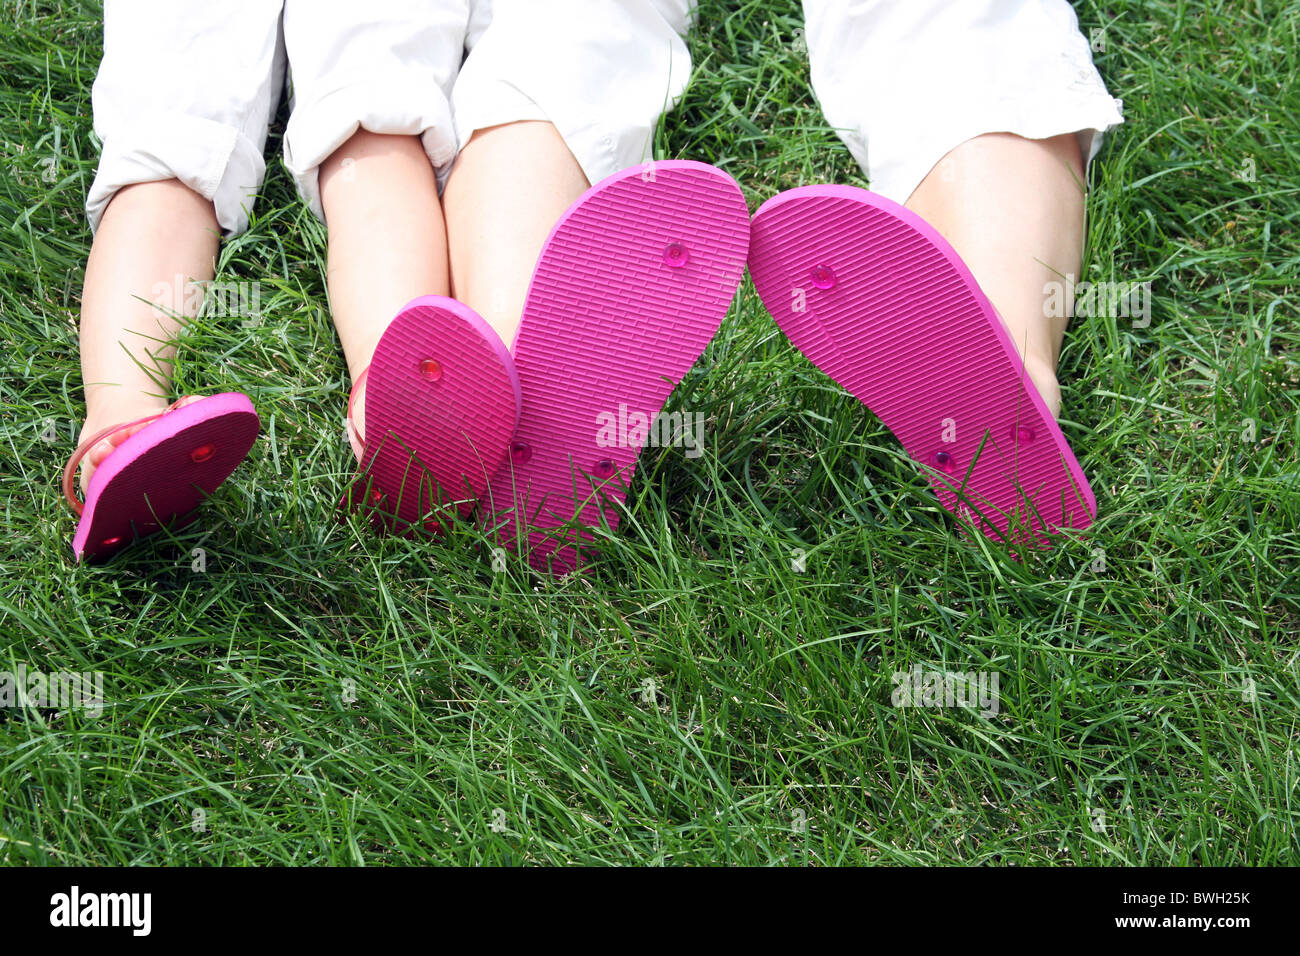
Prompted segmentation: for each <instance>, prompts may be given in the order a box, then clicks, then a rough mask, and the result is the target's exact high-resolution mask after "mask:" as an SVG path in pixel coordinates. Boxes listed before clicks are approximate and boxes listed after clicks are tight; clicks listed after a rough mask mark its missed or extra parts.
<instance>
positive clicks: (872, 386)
mask: <svg viewBox="0 0 1300 956" xmlns="http://www.w3.org/2000/svg"><path fill="white" fill-rule="evenodd" d="M749 269H750V274H751V275H752V276H753V279H754V285H755V286H756V287H757V288H758V292H759V295H761V296H762V298H763V304H764V305H765V306H767V309H768V311H769V312H771V313H772V316H773V318H775V319H776V322H777V325H779V326H780V327H781V330H782V331H783V332H785V334H786V335H787V336H788V337H789V339H790V341H791V342H792V343H793V344H794V345H795V347H796V348H798V349H799V350H800V351H801V352H803V353H804V355H806V356H807V357H808V358H809V359H810V360H811V361H812V362H813V363H814V364H815V365H817V367H818V368H820V369H821V370H822V371H824V372H826V374H828V375H829V376H830V377H831V378H833V379H834V380H835V381H836V382H838V383H839V384H840V385H842V386H843V387H844V388H846V389H848V390H849V391H850V392H851V393H852V394H853V395H854V396H855V397H856V398H857V399H858V400H859V401H861V402H862V403H863V404H865V405H866V406H867V407H868V408H870V409H871V410H872V411H873V412H874V413H875V414H876V415H878V416H879V417H880V419H881V421H883V422H884V423H885V425H886V426H887V427H888V428H889V429H890V431H892V432H893V433H894V435H895V436H896V437H897V438H898V439H899V441H901V442H902V444H903V447H904V448H905V449H906V450H907V453H908V455H910V456H911V457H912V458H913V459H914V460H915V461H917V462H919V463H920V464H921V465H922V466H924V468H925V471H926V473H927V476H928V477H929V479H930V483H931V485H932V486H933V487H934V490H935V493H936V494H938V496H939V500H940V501H941V502H942V503H943V506H944V507H945V508H947V509H948V510H950V511H957V512H958V513H959V514H962V515H965V516H966V517H967V518H968V519H969V520H970V521H971V522H972V523H974V524H977V525H978V526H979V528H980V530H981V531H983V532H984V534H986V535H988V536H989V537H990V538H994V539H1002V540H1010V541H1028V542H1031V543H1032V544H1033V546H1036V547H1041V546H1043V545H1044V544H1046V543H1047V542H1046V539H1045V538H1044V534H1045V533H1046V534H1050V533H1052V532H1054V531H1058V530H1061V529H1064V528H1075V529H1083V528H1086V527H1088V525H1089V524H1091V523H1092V520H1093V518H1094V517H1095V516H1096V513H1097V503H1096V500H1095V499H1094V497H1093V494H1092V489H1091V488H1090V487H1089V485H1088V479H1087V478H1085V477H1084V474H1083V470H1082V469H1081V468H1080V467H1079V463H1078V461H1076V460H1075V457H1074V453H1073V452H1072V451H1071V450H1070V446H1069V445H1068V444H1067V443H1066V440H1065V436H1064V435H1063V434H1062V433H1061V429H1060V427H1059V426H1058V425H1057V424H1056V422H1055V420H1054V419H1053V418H1052V415H1051V413H1050V412H1049V411H1048V410H1047V406H1046V405H1044V404H1043V400H1042V398H1041V396H1040V395H1039V394H1038V390H1037V389H1036V388H1035V387H1034V385H1033V383H1032V382H1031V381H1030V380H1029V378H1028V376H1027V375H1026V373H1025V371H1024V365H1023V362H1022V361H1021V359H1020V357H1019V355H1018V353H1017V352H1016V348H1015V346H1014V345H1013V344H1012V341H1011V337H1010V335H1009V334H1008V333H1007V330H1006V328H1005V326H1004V325H1003V324H1002V320H1001V319H1000V318H999V317H998V314H997V312H996V311H995V310H994V308H993V306H992V304H991V303H990V302H989V300H988V299H987V298H986V297H985V296H984V293H983V292H981V291H980V288H979V286H978V285H977V284H976V282H975V279H974V278H973V277H972V276H971V274H970V270H969V269H967V268H966V266H965V264H964V263H963V262H962V261H961V259H960V258H959V257H958V255H957V253H956V252H955V251H954V250H953V248H952V246H950V245H949V244H948V242H947V241H946V240H945V239H944V238H943V237H942V236H941V235H939V233H938V232H937V231H935V229H934V228H933V227H931V226H930V225H929V224H927V223H926V222H925V220H923V219H922V218H921V217H920V216H918V215H916V214H915V213H913V212H911V211H910V210H908V209H905V208H904V207H902V206H900V205H898V204H897V203H895V202H892V201H890V200H888V199H886V198H884V197H883V196H878V195H876V194H875V193H871V192H868V191H867V190H865V189H857V188H855V187H852V186H805V187H802V188H799V189H791V190H789V191H788V192H784V193H781V194H780V195H779V196H776V197H774V198H772V199H769V200H768V201H767V202H765V203H764V204H763V205H762V207H761V208H760V209H759V210H758V212H757V213H756V214H755V216H754V222H753V239H752V243H751V246H750V252H749Z"/></svg>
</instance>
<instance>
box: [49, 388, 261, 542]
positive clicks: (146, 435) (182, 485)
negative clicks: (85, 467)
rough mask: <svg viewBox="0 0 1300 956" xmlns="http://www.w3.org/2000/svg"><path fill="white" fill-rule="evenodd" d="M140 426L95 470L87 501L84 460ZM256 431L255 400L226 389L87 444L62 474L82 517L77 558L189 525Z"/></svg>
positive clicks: (241, 456)
mask: <svg viewBox="0 0 1300 956" xmlns="http://www.w3.org/2000/svg"><path fill="white" fill-rule="evenodd" d="M146 423H148V424H146ZM136 425H146V427H144V428H142V429H140V430H139V431H138V432H136V433H135V434H134V435H132V436H131V437H129V438H127V439H126V440H125V441H124V442H122V444H120V445H118V446H117V448H115V449H114V450H113V452H112V453H111V454H110V455H109V456H108V457H107V458H105V459H104V461H103V462H102V463H101V464H100V465H99V467H98V468H96V469H95V473H94V474H93V475H91V476H90V483H89V485H87V487H86V500H85V502H82V501H81V499H80V498H78V497H77V484H76V483H77V468H78V467H79V466H80V465H81V460H82V459H83V458H85V457H86V455H88V454H89V453H90V450H91V449H92V448H94V447H95V445H96V444H97V443H98V442H100V441H102V440H103V439H105V438H107V437H108V436H110V435H113V434H116V433H117V432H120V431H122V430H123V429H127V428H132V427H134V426H136ZM257 430H258V420H257V413H256V412H255V411H254V410H253V403H252V402H251V401H249V398H248V396H247V395H243V394H240V393H239V392H223V393H221V394H219V395H212V396H210V397H208V398H203V399H200V400H199V401H197V402H193V403H191V404H189V405H185V406H183V407H181V408H177V407H176V405H174V404H173V405H172V406H171V407H169V408H168V409H167V410H166V411H165V412H162V413H160V414H158V415H150V416H148V417H147V418H141V419H139V420H138V421H134V422H128V423H126V424H123V425H114V426H113V427H111V428H106V429H104V430H103V431H101V432H99V433H98V434H96V435H93V436H91V437H90V438H88V439H87V440H86V441H84V442H82V443H81V444H80V445H78V446H77V450H76V451H75V452H73V453H72V457H71V458H69V459H68V463H67V465H66V466H65V467H64V469H63V494H64V497H65V498H66V499H67V502H68V506H69V507H70V508H71V509H72V510H73V511H74V512H75V513H76V514H78V515H80V516H81V518H80V520H79V521H78V522H77V532H76V535H75V536H74V537H73V539H72V550H73V552H74V553H75V554H76V557H77V560H78V561H80V560H82V559H83V558H84V559H87V560H89V561H102V560H104V559H106V558H108V557H110V556H112V555H113V554H115V553H117V552H118V551H120V550H122V549H123V548H125V547H126V546H127V545H129V544H131V543H132V542H133V541H136V540H138V539H139V538H143V537H147V536H148V535H151V534H154V533H155V532H157V531H159V530H161V529H163V528H179V527H182V526H184V525H185V524H187V523H189V521H190V520H191V519H192V516H193V512H194V510H195V509H196V508H197V507H198V506H199V505H200V504H201V503H202V502H203V500H204V499H205V498H207V497H208V496H209V495H211V494H212V493H213V492H214V491H216V490H217V488H218V486H220V484H221V483H222V482H223V481H225V480H226V479H227V478H228V477H229V476H230V473H231V472H233V471H234V470H235V469H236V468H237V467H238V466H239V463H240V462H241V461H243V460H244V458H245V457H246V456H247V455H248V451H249V449H250V448H252V447H253V442H254V440H255V439H256V438H257Z"/></svg>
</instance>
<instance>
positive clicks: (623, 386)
mask: <svg viewBox="0 0 1300 956" xmlns="http://www.w3.org/2000/svg"><path fill="white" fill-rule="evenodd" d="M748 244H749V212H748V209H747V208H746V206H745V201H744V197H743V196H742V195H741V193H740V189H739V187H738V186H737V185H736V183H735V181H734V180H733V179H732V178H731V177H730V176H728V175H726V174H725V173H723V172H721V171H720V170H718V169H715V168H714V167H712V166H707V165H705V164H703V163H693V162H685V161H674V162H660V163H655V164H653V165H652V166H647V167H636V168H632V169H629V170H625V171H624V172H622V173H618V174H616V175H614V176H611V177H609V178H608V179H605V180H603V181H601V182H600V183H597V184H596V185H595V186H593V187H592V188H591V189H589V190H588V191H587V192H586V193H584V194H583V196H582V197H581V198H580V199H579V200H578V201H577V202H576V203H575V204H574V205H573V206H572V207H570V209H569V210H568V212H566V213H565V215H564V216H563V217H561V219H560V221H559V222H558V223H557V224H556V226H555V228H554V230H552V232H551V234H550V236H549V238H548V239H547V241H546V244H545V246H544V247H543V249H542V254H541V256H540V258H539V260H538V264H537V270H536V272H535V273H534V275H533V281H532V284H531V286H530V287H529V290H528V297H527V301H526V303H525V306H524V312H523V319H522V322H521V324H520V328H519V333H518V335H517V337H516V341H515V347H514V356H515V365H516V367H517V368H518V370H519V381H520V386H521V388H522V390H523V412H522V415H521V417H520V420H519V428H518V429H517V431H516V434H515V440H514V441H513V443H512V444H511V448H510V457H509V460H508V461H507V462H506V464H505V466H504V467H503V468H502V469H501V470H500V471H499V472H498V473H497V475H496V476H495V477H494V478H493V480H492V483H491V491H492V506H493V510H494V511H495V521H496V522H497V525H498V528H499V532H498V533H499V535H500V538H501V540H502V541H503V542H504V543H506V544H507V545H508V546H516V545H517V546H520V547H523V548H526V549H527V551H528V555H529V561H530V563H531V564H532V565H533V567H535V568H538V569H543V570H544V569H546V568H548V567H549V568H550V570H551V571H552V572H553V573H555V574H557V575H560V574H564V573H567V572H568V571H571V570H573V569H574V568H576V567H577V566H578V565H579V563H580V561H581V559H582V556H581V555H580V553H579V550H580V549H581V542H583V541H588V540H591V538H592V534H591V531H590V529H591V528H594V527H597V526H599V524H600V523H601V520H602V516H603V519H604V521H605V522H607V523H608V525H609V527H610V528H611V529H613V528H617V526H618V521H619V514H618V511H617V510H616V505H617V504H619V503H621V502H622V501H623V499H624V497H625V496H626V493H627V485H628V482H629V481H630V480H631V478H632V475H633V472H634V471H635V468H636V460H637V456H638V454H639V453H640V450H641V445H642V444H643V442H644V440H645V437H646V433H647V431H648V429H649V427H650V423H652V422H654V421H655V419H656V417H657V416H658V414H659V412H660V410H661V409H662V408H663V404H664V402H665V400H666V399H667V398H668V395H669V394H670V393H671V392H672V390H673V388H674V387H675V386H676V385H677V383H678V382H679V381H680V380H681V378H682V376H684V375H685V374H686V373H687V371H689V370H690V368H691V366H692V365H694V364H695V362H696V360H697V359H699V357H700V354H701V353H702V352H703V351H704V348H705V346H707V345H708V343H709V341H710V340H711V339H712V338H713V336H714V334H715V333H716V332H717V330H718V326H719V324H720V323H721V322H722V319H723V317H724V316H725V315H726V312H727V309H728V307H729V306H730V305H731V301H732V298H733V297H734V296H735V292H736V288H737V286H738V285H739V283H740V278H741V276H742V274H743V273H744V267H745V255H746V252H747V249H748ZM620 423H621V424H620ZM629 423H630V427H629ZM524 529H526V531H525V530H524Z"/></svg>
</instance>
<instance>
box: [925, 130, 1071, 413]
mask: <svg viewBox="0 0 1300 956" xmlns="http://www.w3.org/2000/svg"><path fill="white" fill-rule="evenodd" d="M1083 198H1084V196H1083V160H1082V157H1081V155H1080V152H1079V144H1078V140H1077V139H1076V138H1075V136H1074V134H1073V133H1067V134H1065V135H1062V136H1055V137H1053V138H1051V139H1042V140H1030V139H1024V138H1023V137H1020V136H1015V135H1012V134H1010V133H990V134H987V135H984V136H977V137H975V138H974V139H971V140H967V141H966V142H965V143H962V144H961V145H960V146H958V147H957V148H956V149H954V150H952V151H951V152H950V153H948V155H947V156H946V157H944V159H943V160H942V161H941V162H940V163H939V164H938V165H937V166H935V168H934V169H933V170H931V171H930V173H929V175H927V176H926V178H925V179H924V180H922V182H921V185H919V186H917V188H916V190H915V191H914V192H913V193H912V195H911V198H909V199H908V201H907V206H908V208H909V209H911V210H913V211H914V212H916V213H918V214H919V215H920V216H922V217H923V218H924V219H926V220H927V221H928V222H929V223H930V224H931V225H933V226H934V227H935V228H936V229H938V230H939V232H940V233H941V234H942V235H943V236H944V238H946V239H947V240H948V241H949V242H951V243H952V245H953V248H955V249H956V250H957V253H958V255H960V256H961V257H962V259H964V260H965V262H966V265H967V266H969V267H970V271H971V273H972V274H973V275H974V276H975V280H976V281H977V282H979V284H980V287H981V288H982V289H983V290H984V293H985V295H987V296H988V297H989V300H990V301H992V303H993V305H994V307H995V308H996V309H997V310H998V311H999V312H1000V313H1001V314H1002V319H1003V321H1004V322H1005V323H1006V326H1007V329H1008V331H1009V332H1010V333H1011V338H1012V340H1013V341H1014V342H1015V344H1016V348H1017V349H1018V350H1019V351H1020V354H1021V357H1022V358H1023V359H1024V360H1025V371H1026V372H1027V374H1028V375H1029V378H1030V379H1031V380H1032V381H1033V383H1034V384H1035V385H1036V386H1037V387H1038V391H1039V392H1040V393H1041V394H1042V396H1043V400H1044V401H1045V402H1046V403H1047V407H1048V409H1049V410H1050V411H1051V413H1052V414H1053V415H1057V414H1059V413H1060V408H1061V390H1060V387H1059V386H1058V385H1057V382H1056V362H1057V359H1058V358H1059V357H1060V353H1061V341H1062V339H1063V338H1064V337H1065V327H1066V325H1067V324H1068V322H1069V316H1070V313H1071V312H1072V311H1073V295H1072V294H1071V293H1070V282H1069V281H1068V280H1066V278H1065V277H1066V276H1073V277H1074V279H1076V280H1077V279H1078V276H1079V268H1080V264H1081V262H1082V257H1083V225H1084V220H1083V214H1084V209H1083ZM1048 282H1063V283H1066V302H1067V305H1066V309H1065V313H1064V314H1063V315H1061V316H1045V315H1044V314H1043V313H1044V301H1045V300H1044V294H1043V286H1044V285H1045V284H1046V283H1048Z"/></svg>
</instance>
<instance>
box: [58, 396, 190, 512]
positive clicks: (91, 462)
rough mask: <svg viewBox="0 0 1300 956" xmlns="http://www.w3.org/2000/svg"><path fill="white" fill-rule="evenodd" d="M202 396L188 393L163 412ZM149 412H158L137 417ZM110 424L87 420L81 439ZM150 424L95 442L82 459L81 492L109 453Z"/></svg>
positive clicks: (135, 426) (146, 423) (134, 426)
mask: <svg viewBox="0 0 1300 956" xmlns="http://www.w3.org/2000/svg"><path fill="white" fill-rule="evenodd" d="M202 398H203V396H202V395H186V396H185V397H184V398H182V399H180V400H178V401H177V402H176V404H175V405H174V406H172V407H171V408H168V409H167V410H166V411H164V412H163V414H164V415H165V414H167V412H169V411H174V410H175V409H177V408H184V407H185V406H186V405H192V404H194V403H195V402H197V401H199V400H200V399H202ZM149 414H157V413H156V412H144V413H143V414H141V415H137V416H136V417H137V418H143V417H145V416H147V415H149ZM109 424H111V423H104V424H102V425H100V424H96V423H94V422H92V421H90V420H87V422H86V424H85V425H84V426H83V427H82V429H81V439H82V440H83V441H84V440H85V439H87V438H89V437H90V436H91V435H94V434H95V433H96V432H99V431H103V430H104V429H105V428H107V427H108V425H109ZM149 424H151V423H150V422H143V423H141V424H138V425H132V426H130V427H129V428H121V429H118V430H117V431H115V432H111V433H110V434H109V435H108V436H106V437H105V438H101V439H100V440H99V441H97V442H95V444H94V446H93V447H92V448H91V449H90V451H89V452H88V453H87V454H86V457H85V458H83V459H82V460H81V493H82V494H83V495H84V494H85V493H86V488H87V486H89V484H90V476H91V475H93V474H94V473H95V469H96V468H98V467H99V466H100V465H102V464H103V463H104V462H105V461H106V460H107V459H108V456H109V455H111V454H113V452H115V451H117V449H118V447H119V446H120V445H121V444H122V442H124V441H126V440H127V439H128V438H130V437H131V436H132V435H134V434H135V433H136V432H138V431H139V430H140V429H142V428H144V427H146V426H147V425H149Z"/></svg>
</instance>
